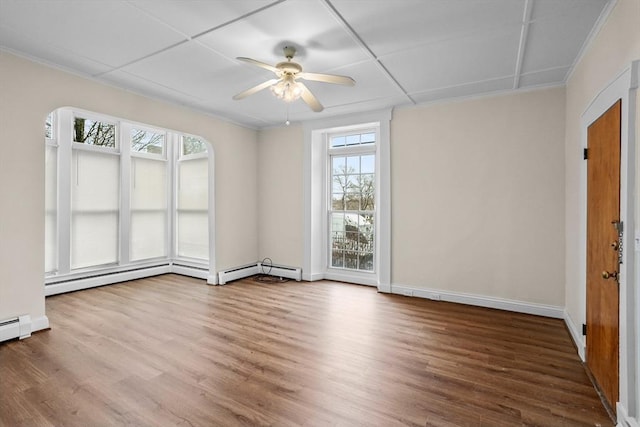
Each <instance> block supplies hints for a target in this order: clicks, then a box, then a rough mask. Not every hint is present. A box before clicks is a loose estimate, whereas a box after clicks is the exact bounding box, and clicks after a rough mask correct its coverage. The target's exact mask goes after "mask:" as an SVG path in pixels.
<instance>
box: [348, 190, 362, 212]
mask: <svg viewBox="0 0 640 427" xmlns="http://www.w3.org/2000/svg"><path fill="white" fill-rule="evenodd" d="M344 196H345V197H344V202H345V203H344V204H345V210H347V211H357V210H360V193H346V194H345V195H344Z"/></svg>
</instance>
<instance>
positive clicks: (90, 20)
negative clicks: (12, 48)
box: [0, 0, 184, 67]
mask: <svg viewBox="0 0 640 427" xmlns="http://www.w3.org/2000/svg"><path fill="white" fill-rule="evenodd" d="M0 25H2V26H4V27H7V28H10V29H12V30H13V31H15V32H16V33H17V34H18V35H19V36H20V37H25V38H26V37H30V38H33V39H37V40H41V41H48V42H49V43H50V44H51V45H53V46H54V47H57V48H59V49H65V50H67V51H70V52H73V53H75V54H76V55H80V56H83V57H86V58H89V59H92V60H94V61H98V62H101V63H104V64H107V65H110V66H113V67H116V66H120V65H123V64H125V63H128V62H130V61H132V60H134V59H137V58H139V57H142V56H145V55H147V54H149V53H152V52H155V51H158V50H160V49H163V48H165V47H167V46H170V45H172V44H174V43H177V42H179V41H180V40H183V39H184V38H183V37H182V35H180V34H179V33H177V32H175V31H174V30H171V29H170V28H169V27H167V26H166V25H164V24H161V23H159V22H158V21H157V20H155V19H152V18H151V17H149V16H147V15H146V14H144V13H142V12H141V11H140V10H138V9H136V8H134V7H132V6H131V5H129V4H128V3H127V2H123V1H73V0H56V1H38V0H2V14H0ZM61 65H66V64H61Z"/></svg>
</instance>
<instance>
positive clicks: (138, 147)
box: [131, 129, 164, 154]
mask: <svg viewBox="0 0 640 427" xmlns="http://www.w3.org/2000/svg"><path fill="white" fill-rule="evenodd" d="M131 150H132V151H136V152H138V153H149V154H163V152H164V133H156V132H151V131H146V130H142V129H132V130H131Z"/></svg>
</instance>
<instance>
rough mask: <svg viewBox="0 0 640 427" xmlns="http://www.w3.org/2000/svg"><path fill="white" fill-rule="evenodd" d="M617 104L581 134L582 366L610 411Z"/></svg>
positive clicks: (614, 390) (614, 392)
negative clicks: (585, 147) (584, 290)
mask: <svg viewBox="0 0 640 427" xmlns="http://www.w3.org/2000/svg"><path fill="white" fill-rule="evenodd" d="M620 114H621V101H618V102H616V103H615V104H614V105H613V106H612V107H611V108H609V110H607V112H606V113H604V114H603V115H602V116H600V117H599V118H598V119H597V120H596V121H595V122H593V123H592V124H591V125H590V126H589V129H588V132H587V140H588V156H587V157H588V160H587V354H586V359H587V366H588V367H589V370H590V371H591V373H592V374H593V377H594V378H595V380H596V382H597V383H598V386H599V387H600V389H601V391H602V393H603V394H604V396H605V398H606V399H607V401H608V402H609V405H610V406H611V408H612V409H613V411H614V412H615V406H616V402H617V401H618V353H619V351H618V319H619V316H618V311H619V289H618V288H619V283H618V273H619V271H620V265H619V263H618V251H619V248H618V233H619V230H618V227H619V226H620V225H619V224H620V223H619V220H620Z"/></svg>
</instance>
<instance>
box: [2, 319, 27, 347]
mask: <svg viewBox="0 0 640 427" xmlns="http://www.w3.org/2000/svg"><path fill="white" fill-rule="evenodd" d="M30 336H31V316H28V315H25V316H18V317H13V318H11V319H6V320H2V321H0V342H2V341H7V340H12V339H14V338H19V339H24V338H28V337H30Z"/></svg>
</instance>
